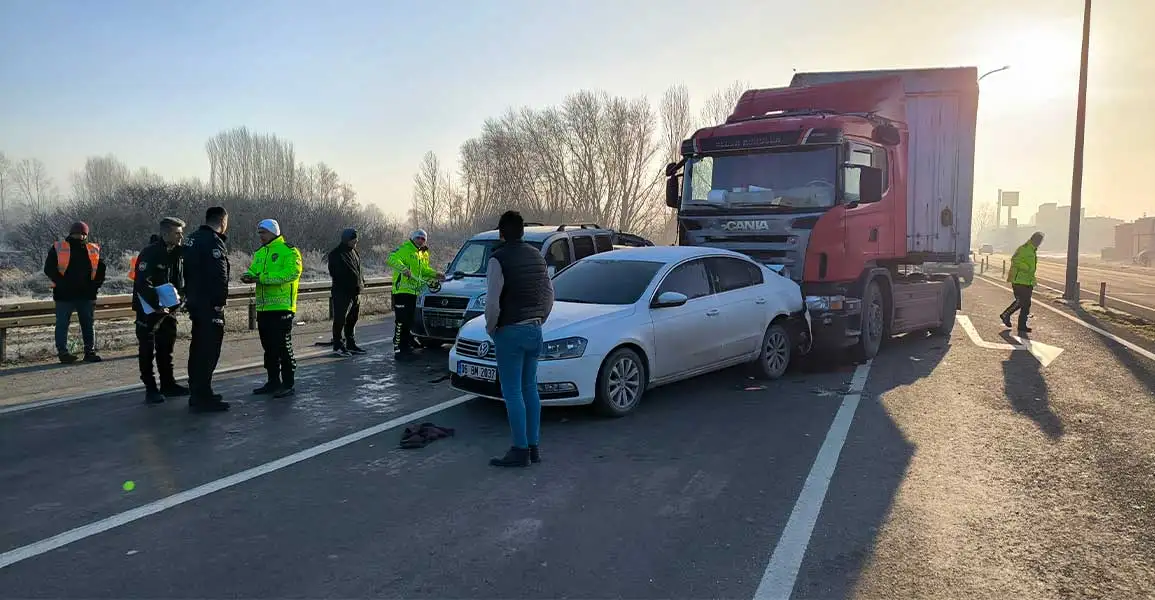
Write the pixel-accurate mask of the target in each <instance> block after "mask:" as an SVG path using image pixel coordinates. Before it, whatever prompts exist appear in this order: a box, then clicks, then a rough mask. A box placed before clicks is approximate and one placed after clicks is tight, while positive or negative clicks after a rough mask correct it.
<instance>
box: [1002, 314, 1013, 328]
mask: <svg viewBox="0 0 1155 600" xmlns="http://www.w3.org/2000/svg"><path fill="white" fill-rule="evenodd" d="M999 318H1000V319H1002V320H1003V326H1004V327H1006V328H1007V329H1010V328H1011V315H1009V314H1007V313H1003V314H1001V315H999Z"/></svg>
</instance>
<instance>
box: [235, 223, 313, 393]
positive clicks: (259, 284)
mask: <svg viewBox="0 0 1155 600" xmlns="http://www.w3.org/2000/svg"><path fill="white" fill-rule="evenodd" d="M257 235H258V236H259V237H260V238H261V247H260V249H258V250H257V252H256V253H255V254H253V264H252V265H251V266H250V267H249V270H248V271H247V272H246V273H245V274H244V275H243V276H242V277H241V281H243V282H245V283H255V284H256V291H255V294H254V295H255V302H256V305H257V332H258V334H259V335H260V338H261V348H263V349H264V351H265V372H266V373H267V375H268V379H267V381H266V382H265V385H262V386H261V387H259V388H257V389H255V390H253V393H254V394H258V395H259V394H272V395H273V397H274V398H284V397H285V396H291V395H293V393H294V392H295V389H294V385H295V383H296V372H297V361H296V359H295V358H294V357H293V320H294V319H295V318H296V314H297V288H298V286H299V285H300V283H301V273H302V272H303V271H304V266H303V261H302V260H301V251H300V250H297V249H296V248H295V247H293V246H292V245H290V244H289V243H287V242H286V241H285V238H283V237H281V225H280V224H279V223H277V222H276V221H275V220H273V219H265V220H264V221H261V222H260V223H259V224H258V225H257Z"/></svg>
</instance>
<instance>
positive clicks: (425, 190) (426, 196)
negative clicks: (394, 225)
mask: <svg viewBox="0 0 1155 600" xmlns="http://www.w3.org/2000/svg"><path fill="white" fill-rule="evenodd" d="M449 198H450V182H449V176H448V175H447V174H446V173H445V172H444V171H443V170H442V168H441V159H439V158H437V154H436V153H435V152H433V151H429V152H426V153H425V156H423V157H422V158H421V165H420V166H419V167H418V168H417V174H416V175H414V176H413V206H412V208H410V210H409V218H410V220H411V221H413V224H414V225H416V226H418V227H433V226H435V225H437V224H438V223H440V222H442V221H443V220H444V216H445V213H446V211H447V210H448V208H449Z"/></svg>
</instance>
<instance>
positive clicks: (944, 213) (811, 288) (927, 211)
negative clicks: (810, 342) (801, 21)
mask: <svg viewBox="0 0 1155 600" xmlns="http://www.w3.org/2000/svg"><path fill="white" fill-rule="evenodd" d="M977 110H978V72H977V69H975V68H973V67H963V68H942V69H908V70H894V71H856V72H827V73H798V74H796V75H795V76H794V79H793V80H792V81H791V83H790V86H789V87H784V88H773V89H757V90H749V91H747V92H745V93H744V94H742V97H741V98H740V99H739V100H738V104H737V105H736V106H735V107H734V111H733V114H731V115H730V116H729V117H728V118H727V119H726V122H725V123H723V124H720V125H717V126H713V127H706V128H703V129H700V130H698V131H697V132H695V133H694V134H693V136H691V137H690V139H688V140H685V141H684V142H682V145H681V154H682V159H681V160H680V161H679V162H677V163H670V164H669V165H667V167H666V176H667V182H666V203H667V204H668V205H669V206H671V207H673V208H677V209H678V243H679V245H695V246H714V247H719V248H728V249H731V250H735V251H738V252H742V253H745V254H747V255H749V256H751V257H753V258H754V259H756V260H759V261H760V262H762V263H764V264H767V265H770V266H771V267H772V268H775V269H776V270H778V271H779V272H780V273H782V274H783V275H785V276H788V277H790V278H792V279H794V280H795V281H798V282H799V283H800V284H801V287H802V291H803V294H804V296H805V298H806V305H807V307H808V309H809V311H810V315H811V320H812V324H813V325H812V327H813V336H814V348H815V349H843V348H845V349H850V350H851V351H852V353H853V354H854V355H855V357H856V358H858V359H860V360H861V359H866V358H871V357H873V356H875V355H876V354H877V353H878V351H879V347H880V345H881V344H882V341H883V339H885V338H886V337H888V336H891V335H898V334H903V333H909V332H917V331H932V332H938V333H940V334H944V335H949V334H950V331H951V329H953V327H954V321H955V313H956V311H957V310H958V309H959V308H961V306H962V303H961V302H962V301H961V298H962V295H961V286H960V284H959V281H958V278H957V277H956V276H954V275H951V274H947V273H937V274H936V273H933V272H928V271H930V270H931V269H928V268H927V265H931V264H935V265H945V266H946V267H950V266H951V265H962V264H963V263H966V262H969V261H970V240H971V202H972V198H971V196H972V191H973V179H974V150H975V119H976V113H977Z"/></svg>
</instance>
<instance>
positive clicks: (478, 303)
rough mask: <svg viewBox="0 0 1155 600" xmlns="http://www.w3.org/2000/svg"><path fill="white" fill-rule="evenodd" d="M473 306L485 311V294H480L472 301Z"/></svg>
mask: <svg viewBox="0 0 1155 600" xmlns="http://www.w3.org/2000/svg"><path fill="white" fill-rule="evenodd" d="M473 306H474V307H475V308H480V309H481V310H485V294H482V295H480V296H478V297H476V298H474V299H473Z"/></svg>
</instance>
